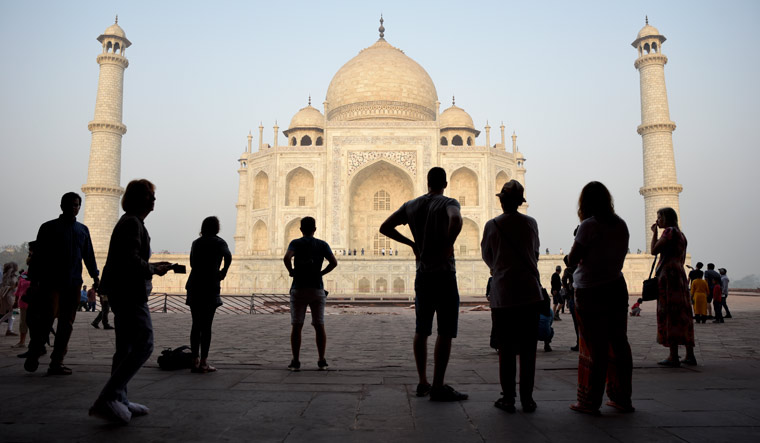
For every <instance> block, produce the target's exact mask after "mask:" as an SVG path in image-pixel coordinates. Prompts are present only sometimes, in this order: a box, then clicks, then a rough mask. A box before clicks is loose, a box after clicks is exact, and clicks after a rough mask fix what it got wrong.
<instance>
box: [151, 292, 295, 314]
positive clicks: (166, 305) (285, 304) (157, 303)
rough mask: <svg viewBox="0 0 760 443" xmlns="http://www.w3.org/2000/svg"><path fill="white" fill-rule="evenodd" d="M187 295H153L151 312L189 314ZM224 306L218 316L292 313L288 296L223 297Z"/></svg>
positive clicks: (252, 295)
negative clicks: (186, 301) (186, 302)
mask: <svg viewBox="0 0 760 443" xmlns="http://www.w3.org/2000/svg"><path fill="white" fill-rule="evenodd" d="M185 299H186V296H185V295H180V294H166V293H152V294H150V297H148V308H149V309H150V312H160V313H182V312H185V313H189V312H190V306H188V305H186V304H185ZM222 303H223V304H222V306H219V307H218V308H217V311H216V312H217V314H277V313H285V312H290V296H289V295H287V294H251V295H222Z"/></svg>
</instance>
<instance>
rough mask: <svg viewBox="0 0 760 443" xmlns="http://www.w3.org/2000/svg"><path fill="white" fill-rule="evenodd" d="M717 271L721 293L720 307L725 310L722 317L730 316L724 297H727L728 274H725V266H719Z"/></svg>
mask: <svg viewBox="0 0 760 443" xmlns="http://www.w3.org/2000/svg"><path fill="white" fill-rule="evenodd" d="M718 271H719V272H720V289H721V292H722V294H723V297H722V300H721V307H722V308H723V309H724V310H725V311H726V313H725V314H724V315H723V318H731V311H729V310H728V305H727V304H726V299H727V298H728V282H729V281H730V280H729V279H728V275H726V274H727V273H728V271H726V268H720V269H719V270H718Z"/></svg>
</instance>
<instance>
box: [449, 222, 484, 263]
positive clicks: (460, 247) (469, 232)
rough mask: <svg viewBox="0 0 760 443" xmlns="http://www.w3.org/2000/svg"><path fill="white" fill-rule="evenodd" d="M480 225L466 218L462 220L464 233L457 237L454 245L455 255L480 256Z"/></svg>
mask: <svg viewBox="0 0 760 443" xmlns="http://www.w3.org/2000/svg"><path fill="white" fill-rule="evenodd" d="M479 232H480V231H479V229H478V225H477V224H476V223H475V222H474V221H472V220H471V219H469V218H467V217H465V218H464V219H463V220H462V232H460V233H459V237H457V241H456V244H455V245H454V254H455V255H458V256H460V257H461V256H467V255H476V256H480V240H479V235H478V234H479Z"/></svg>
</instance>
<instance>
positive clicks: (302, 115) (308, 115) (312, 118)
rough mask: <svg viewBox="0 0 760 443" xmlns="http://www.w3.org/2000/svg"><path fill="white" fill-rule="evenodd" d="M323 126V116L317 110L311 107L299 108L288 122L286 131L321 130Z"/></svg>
mask: <svg viewBox="0 0 760 443" xmlns="http://www.w3.org/2000/svg"><path fill="white" fill-rule="evenodd" d="M324 125H325V116H324V115H322V113H321V112H319V110H318V109H317V108H315V107H313V106H311V105H309V106H306V107H305V108H301V110H299V111H298V112H296V115H294V116H293V119H292V120H290V126H289V127H288V129H295V128H323V127H324Z"/></svg>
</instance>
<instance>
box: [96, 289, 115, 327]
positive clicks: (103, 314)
mask: <svg viewBox="0 0 760 443" xmlns="http://www.w3.org/2000/svg"><path fill="white" fill-rule="evenodd" d="M98 296H100V312H98V315H97V316H96V317H95V320H93V321H92V323H91V325H92V326H93V327H94V328H95V329H99V328H100V323H101V322H102V323H103V329H113V326H111V325H110V324H109V323H108V313H109V312H111V304H110V303H109V302H108V295H106V294H100V293H99V294H98Z"/></svg>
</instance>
